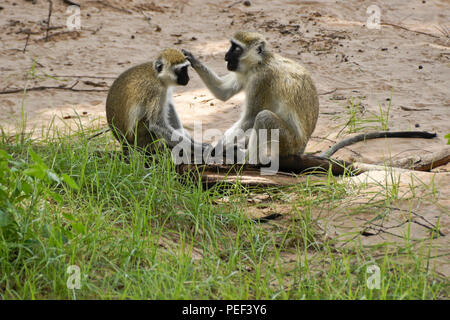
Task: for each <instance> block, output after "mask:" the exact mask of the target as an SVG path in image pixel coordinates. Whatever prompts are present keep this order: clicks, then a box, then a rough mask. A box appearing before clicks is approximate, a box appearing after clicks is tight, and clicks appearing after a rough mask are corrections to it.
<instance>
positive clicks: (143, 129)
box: [106, 49, 207, 153]
mask: <svg viewBox="0 0 450 320" xmlns="http://www.w3.org/2000/svg"><path fill="white" fill-rule="evenodd" d="M188 66H189V61H187V60H186V58H185V56H184V55H183V53H182V52H181V51H179V50H176V49H166V50H164V51H162V52H161V53H160V54H159V55H158V57H157V58H156V60H155V61H153V62H147V63H143V64H141V65H138V66H135V67H132V68H130V69H128V70H126V71H125V72H123V73H122V74H121V75H120V76H119V77H118V78H117V79H116V80H115V81H114V83H113V84H112V86H111V88H110V89H109V92H108V97H107V99H106V118H107V120H108V124H109V126H110V128H111V130H112V131H113V133H114V136H115V137H116V138H117V139H118V140H119V142H121V143H122V145H123V149H124V152H125V153H128V146H129V145H131V146H133V145H135V144H136V145H137V147H139V148H141V149H146V148H148V147H150V148H155V147H157V146H155V145H153V144H154V142H155V141H156V140H159V139H161V140H163V141H164V143H165V144H166V145H167V146H168V147H170V148H173V147H174V146H175V145H177V144H178V143H179V142H180V141H181V140H182V139H185V140H184V141H186V140H187V141H189V142H190V143H191V144H192V146H199V147H201V148H205V147H206V146H207V145H202V144H198V143H196V142H194V140H193V139H192V137H191V136H190V135H189V133H188V132H187V131H186V130H185V129H184V128H183V126H182V124H181V121H180V119H179V118H178V115H177V112H176V110H175V107H174V105H173V102H172V87H173V86H176V85H181V86H185V85H187V84H188V82H189V75H188Z"/></svg>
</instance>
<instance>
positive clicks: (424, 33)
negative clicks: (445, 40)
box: [381, 22, 440, 39]
mask: <svg viewBox="0 0 450 320" xmlns="http://www.w3.org/2000/svg"><path fill="white" fill-rule="evenodd" d="M381 25H385V26H391V27H394V28H399V29H402V30H406V31H410V32H415V33H418V34H423V35H426V36H429V37H433V38H437V39H439V38H440V37H439V36H437V35H434V34H431V33H427V32H423V31H417V30H411V29H408V28H406V27H403V26H400V25H398V24H395V23H390V22H382V23H381Z"/></svg>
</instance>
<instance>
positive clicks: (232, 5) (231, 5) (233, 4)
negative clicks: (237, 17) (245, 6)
mask: <svg viewBox="0 0 450 320" xmlns="http://www.w3.org/2000/svg"><path fill="white" fill-rule="evenodd" d="M243 1H244V0H239V1H236V2H233V3H232V4H230V5H229V6H228V8H231V7H234V6H235V5H237V4H239V3H241V2H243Z"/></svg>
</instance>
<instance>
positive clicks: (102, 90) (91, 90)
mask: <svg viewBox="0 0 450 320" xmlns="http://www.w3.org/2000/svg"><path fill="white" fill-rule="evenodd" d="M77 84H78V81H77V82H75V84H73V85H72V86H71V87H55V86H39V87H32V88H18V89H11V90H5V91H0V94H9V93H18V92H24V91H26V92H28V91H42V90H70V91H75V92H105V91H108V89H74V87H75V86H76V85H77Z"/></svg>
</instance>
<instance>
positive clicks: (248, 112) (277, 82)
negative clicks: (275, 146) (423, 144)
mask: <svg viewBox="0 0 450 320" xmlns="http://www.w3.org/2000/svg"><path fill="white" fill-rule="evenodd" d="M230 41H231V47H230V48H229V50H228V52H227V53H226V54H225V61H226V62H227V69H228V70H229V71H232V72H231V73H228V74H226V75H225V76H223V77H219V76H218V75H216V74H215V73H214V72H213V71H212V70H210V69H209V68H208V67H207V66H205V65H204V64H203V63H201V62H200V61H199V60H198V59H196V58H195V57H194V55H193V54H192V53H190V52H189V51H186V50H183V53H184V54H185V56H186V58H187V59H188V60H189V62H190V63H191V66H192V67H193V68H194V69H195V71H196V72H197V73H198V75H199V76H200V78H201V79H202V81H203V82H204V83H205V85H206V86H207V87H208V89H209V90H210V91H211V92H212V94H213V95H214V96H215V97H216V98H217V99H219V100H222V101H226V100H228V99H230V98H231V97H232V96H234V95H235V94H237V93H238V92H240V91H242V90H244V91H245V106H244V108H243V113H242V115H241V117H240V119H239V120H238V121H237V122H236V123H235V124H234V125H233V126H232V127H231V128H230V129H228V130H227V131H226V132H225V134H224V137H223V139H222V141H221V143H223V144H224V145H225V146H227V145H228V144H234V143H235V141H234V138H235V137H236V136H239V135H241V136H242V132H245V131H247V130H248V129H251V128H253V129H255V130H252V131H251V134H250V137H245V138H246V141H247V139H248V145H247V148H248V150H247V155H249V156H250V159H258V160H257V161H259V160H260V159H259V158H257V157H258V152H259V148H260V147H261V146H259V143H258V131H259V130H260V129H267V133H268V134H270V130H271V129H279V141H278V143H279V151H278V155H279V156H280V157H283V156H288V155H299V154H302V153H303V152H304V150H305V147H306V144H307V143H308V140H309V138H310V137H311V134H312V132H313V131H314V128H315V127H316V123H317V118H318V115H319V99H318V95H317V90H316V87H315V85H314V83H313V81H312V79H311V77H310V75H309V73H308V72H307V71H306V70H305V69H304V68H303V67H302V66H301V65H299V64H298V63H296V62H295V61H293V60H290V59H287V58H284V57H282V56H280V55H278V54H276V53H273V52H271V50H270V49H269V48H268V45H267V42H266V40H265V38H264V37H263V36H262V35H261V34H259V33H255V32H242V31H241V32H237V33H235V34H234V36H233V37H232V38H231V40H230ZM435 136H436V135H435V134H431V133H427V132H417V131H415V132H375V133H369V134H362V135H358V136H356V137H351V138H348V139H344V140H343V141H341V142H339V143H338V144H336V145H334V146H333V147H331V148H330V149H329V150H327V151H325V152H322V153H321V154H320V156H322V157H330V156H331V155H332V154H333V153H335V152H336V151H337V150H338V149H340V148H342V147H344V146H347V145H349V144H352V143H355V142H358V141H362V140H364V139H374V138H380V137H415V138H417V137H418V138H433V137H435ZM270 141H271V138H270V136H269V141H268V142H269V143H268V144H270ZM263 147H265V152H267V151H268V150H269V149H268V148H267V147H268V146H263ZM225 149H229V147H225ZM270 156H271V157H273V156H277V155H273V154H271V155H270Z"/></svg>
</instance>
